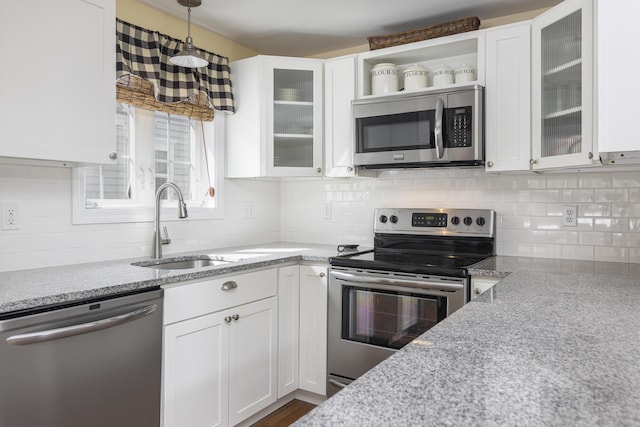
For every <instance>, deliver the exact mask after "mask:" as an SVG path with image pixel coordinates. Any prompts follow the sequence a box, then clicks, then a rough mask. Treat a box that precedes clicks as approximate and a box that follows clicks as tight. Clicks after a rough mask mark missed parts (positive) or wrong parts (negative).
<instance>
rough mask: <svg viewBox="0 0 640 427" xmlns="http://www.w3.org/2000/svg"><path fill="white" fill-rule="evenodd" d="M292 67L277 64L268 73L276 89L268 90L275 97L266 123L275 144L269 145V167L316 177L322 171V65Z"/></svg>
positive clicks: (292, 173) (271, 84) (286, 172)
mask: <svg viewBox="0 0 640 427" xmlns="http://www.w3.org/2000/svg"><path fill="white" fill-rule="evenodd" d="M277 62H280V61H277ZM289 65H290V66H287V64H284V63H283V64H278V63H274V64H273V65H272V66H271V67H269V68H268V70H267V75H268V78H269V81H268V83H267V84H268V85H269V86H272V87H273V89H272V90H271V88H269V89H267V90H268V92H270V93H272V95H273V98H272V100H271V108H269V109H268V110H267V120H266V122H267V123H268V131H267V132H268V137H267V140H270V141H272V143H271V144H269V145H268V146H267V147H268V150H269V152H268V155H267V158H269V159H270V163H271V164H269V165H268V168H273V169H274V170H275V169H277V170H279V171H280V173H281V174H282V173H283V172H284V174H285V175H289V174H291V175H300V173H298V172H300V171H302V170H306V171H309V172H310V174H311V175H315V174H316V173H320V172H321V170H316V169H317V168H320V166H321V161H320V160H321V159H320V156H321V153H322V151H321V149H322V145H321V143H319V142H320V141H321V139H322V138H321V127H322V104H321V99H322V80H321V73H322V65H321V64H320V67H318V70H315V69H314V68H316V65H318V64H316V63H311V64H309V65H313V66H312V67H301V66H298V67H294V65H295V64H289ZM297 65H301V64H297ZM318 114H319V117H316V116H317V115H318ZM271 150H272V152H271ZM303 174H304V173H303Z"/></svg>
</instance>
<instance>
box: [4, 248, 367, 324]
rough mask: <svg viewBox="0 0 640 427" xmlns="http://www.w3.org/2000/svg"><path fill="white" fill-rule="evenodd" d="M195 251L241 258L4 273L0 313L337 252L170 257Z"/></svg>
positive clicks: (246, 251) (230, 251)
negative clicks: (166, 266)
mask: <svg viewBox="0 0 640 427" xmlns="http://www.w3.org/2000/svg"><path fill="white" fill-rule="evenodd" d="M363 249H366V248H363ZM351 253H354V252H351ZM192 254H212V255H218V256H219V255H227V256H229V255H232V256H233V258H234V259H240V260H239V261H237V262H233V263H228V264H222V265H218V266H211V267H202V268H197V269H190V270H157V269H153V268H145V267H138V266H132V265H131V263H132V262H138V261H145V260H149V258H148V257H147V258H136V259H128V260H119V261H109V262H96V263H87V264H74V265H66V266H60V267H49V268H38V269H31V270H18V271H9V272H0V316H2V315H7V314H8V313H13V312H18V311H28V310H34V309H39V308H43V307H48V306H55V305H59V304H66V303H72V302H76V301H82V300H86V299H93V298H100V297H108V296H113V295H117V294H123V293H127V292H135V291H139V290H145V289H152V288H157V287H158V286H163V285H169V284H172V283H179V282H184V281H188V280H194V279H202V278H206V277H212V276H219V275H223V274H231V273H241V272H243V271H246V270H250V269H255V268H265V267H269V266H272V265H278V264H284V263H288V262H299V261H310V262H328V259H329V257H332V256H337V255H339V254H338V253H337V252H336V247H335V246H329V245H312V244H300V243H286V242H279V243H272V244H266V245H259V246H250V247H248V246H244V247H236V248H222V249H211V250H204V251H198V252H194V253H189V254H171V255H167V256H166V258H176V257H177V258H180V257H181V256H188V255H192Z"/></svg>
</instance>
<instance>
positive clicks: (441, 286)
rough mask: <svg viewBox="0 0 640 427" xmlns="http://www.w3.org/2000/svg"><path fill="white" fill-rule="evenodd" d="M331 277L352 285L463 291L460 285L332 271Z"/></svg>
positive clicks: (462, 286)
mask: <svg viewBox="0 0 640 427" xmlns="http://www.w3.org/2000/svg"><path fill="white" fill-rule="evenodd" d="M331 276H333V277H335V278H336V279H338V280H343V281H345V282H353V283H369V284H372V285H373V284H375V285H388V286H406V287H408V288H418V289H435V290H443V291H459V290H461V289H464V285H462V284H460V283H434V282H421V281H418V280H404V279H382V278H379V277H368V276H359V275H355V274H349V273H343V272H341V271H332V272H331Z"/></svg>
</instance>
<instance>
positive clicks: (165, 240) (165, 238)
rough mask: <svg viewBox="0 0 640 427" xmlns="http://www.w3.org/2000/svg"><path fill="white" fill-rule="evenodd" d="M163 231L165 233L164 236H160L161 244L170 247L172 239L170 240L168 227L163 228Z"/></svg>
mask: <svg viewBox="0 0 640 427" xmlns="http://www.w3.org/2000/svg"><path fill="white" fill-rule="evenodd" d="M162 231H164V233H163V236H160V244H162V245H168V244H169V243H171V239H170V238H169V232H168V231H167V226H166V225H165V226H164V227H162Z"/></svg>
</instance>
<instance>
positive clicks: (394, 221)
mask: <svg viewBox="0 0 640 427" xmlns="http://www.w3.org/2000/svg"><path fill="white" fill-rule="evenodd" d="M389 221H391V222H392V223H393V224H395V223H396V222H398V217H397V216H395V215H391V218H389Z"/></svg>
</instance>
